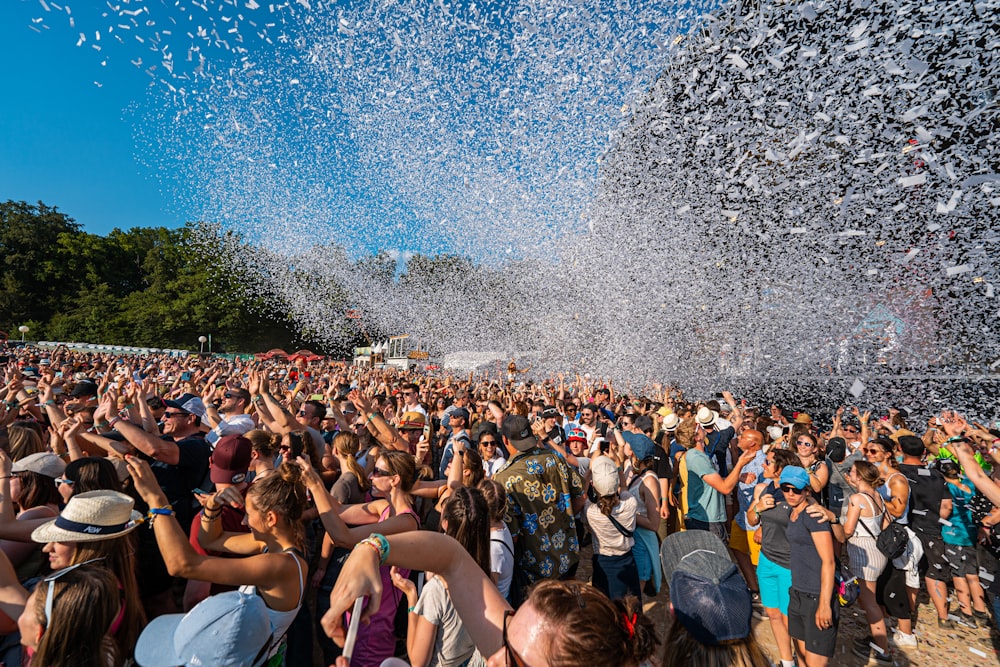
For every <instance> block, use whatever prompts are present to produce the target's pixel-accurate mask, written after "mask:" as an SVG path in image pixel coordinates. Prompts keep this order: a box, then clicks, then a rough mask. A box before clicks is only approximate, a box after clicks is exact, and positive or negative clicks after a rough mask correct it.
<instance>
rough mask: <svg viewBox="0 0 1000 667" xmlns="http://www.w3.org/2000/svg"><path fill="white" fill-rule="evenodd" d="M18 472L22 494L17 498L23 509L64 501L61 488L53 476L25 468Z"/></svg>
mask: <svg viewBox="0 0 1000 667" xmlns="http://www.w3.org/2000/svg"><path fill="white" fill-rule="evenodd" d="M16 474H17V475H18V477H19V478H20V480H21V495H19V496H18V498H17V504H18V506H20V508H21V510H22V511H23V510H28V509H31V508H32V507H41V506H42V505H58V504H59V503H61V502H62V496H60V495H59V489H57V488H56V485H55V484H54V483H53V478H52V477H48V476H46V475H42V474H41V473H37V472H35V471H34V470H23V471H21V472H19V473H16Z"/></svg>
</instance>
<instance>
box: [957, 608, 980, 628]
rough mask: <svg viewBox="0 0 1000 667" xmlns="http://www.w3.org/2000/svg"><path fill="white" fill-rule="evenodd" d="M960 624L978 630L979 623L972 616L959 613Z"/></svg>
mask: <svg viewBox="0 0 1000 667" xmlns="http://www.w3.org/2000/svg"><path fill="white" fill-rule="evenodd" d="M958 622H959V623H960V624H962V625H965V626H968V627H970V628H978V627H979V623H978V622H977V621H976V617H975V616H973V615H972V614H966V613H965V612H962V611H960V612H958Z"/></svg>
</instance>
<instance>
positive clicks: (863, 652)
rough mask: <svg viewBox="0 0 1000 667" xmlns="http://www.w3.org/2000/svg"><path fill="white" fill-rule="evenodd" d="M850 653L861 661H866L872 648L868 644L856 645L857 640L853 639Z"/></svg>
mask: <svg viewBox="0 0 1000 667" xmlns="http://www.w3.org/2000/svg"><path fill="white" fill-rule="evenodd" d="M851 653H853V654H854V655H856V656H858V657H859V658H861V659H862V660H868V659H869V658H871V655H872V647H871V646H869V645H868V644H865V645H864V646H861V644H859V643H858V640H857V639H855V640H854V646H852V647H851Z"/></svg>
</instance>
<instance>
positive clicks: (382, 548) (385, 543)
mask: <svg viewBox="0 0 1000 667" xmlns="http://www.w3.org/2000/svg"><path fill="white" fill-rule="evenodd" d="M358 544H359V545H360V544H364V545H366V546H369V547H371V548H372V549H374V550H375V552H376V553H377V554H378V560H379V565H385V561H386V559H387V558H388V557H389V540H387V539H385V535H382V534H380V533H372V534H371V535H369V536H368V537H366V538H365V539H363V540H361V541H360V542H358Z"/></svg>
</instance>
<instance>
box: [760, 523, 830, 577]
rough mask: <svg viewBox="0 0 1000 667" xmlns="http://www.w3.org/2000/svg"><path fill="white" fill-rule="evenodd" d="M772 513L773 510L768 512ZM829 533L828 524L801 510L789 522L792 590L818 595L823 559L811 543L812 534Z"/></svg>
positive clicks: (788, 534)
mask: <svg viewBox="0 0 1000 667" xmlns="http://www.w3.org/2000/svg"><path fill="white" fill-rule="evenodd" d="M769 511H773V510H769ZM823 532H827V533H828V532H830V524H828V523H820V522H819V521H818V520H817V519H814V518H812V517H811V516H809V514H808V513H807V512H806V511H805V510H804V509H803V510H802V512H801V513H800V514H799V515H798V517H796V518H795V519H794V520H789V522H788V530H787V531H786V533H785V535H786V536H787V537H788V548H789V551H790V553H791V565H792V567H791V570H792V588H795V589H797V590H800V591H802V592H803V593H809V594H811V595H819V594H820V586H821V584H822V581H823V577H822V574H823V559H822V558H820V557H819V552H818V551H816V545H815V544H814V543H813V538H812V534H813V533H823Z"/></svg>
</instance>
